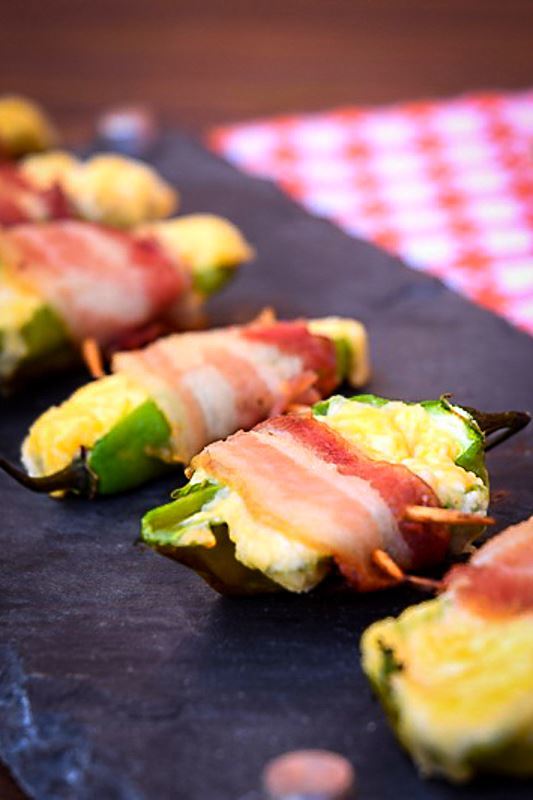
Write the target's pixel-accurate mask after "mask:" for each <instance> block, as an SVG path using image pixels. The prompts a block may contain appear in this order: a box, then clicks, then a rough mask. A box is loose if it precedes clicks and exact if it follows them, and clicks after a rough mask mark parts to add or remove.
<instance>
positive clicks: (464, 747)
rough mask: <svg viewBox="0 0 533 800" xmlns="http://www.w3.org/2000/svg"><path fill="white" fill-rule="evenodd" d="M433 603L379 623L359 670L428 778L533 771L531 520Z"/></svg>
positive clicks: (488, 549) (456, 575)
mask: <svg viewBox="0 0 533 800" xmlns="http://www.w3.org/2000/svg"><path fill="white" fill-rule="evenodd" d="M444 586H445V588H446V590H445V591H444V592H443V594H441V595H440V597H438V598H437V599H435V600H430V601H428V602H425V603H421V604H420V605H418V606H413V607H412V608H408V609H407V610H406V611H404V612H403V613H402V614H401V615H400V616H399V617H398V618H397V619H393V618H389V619H386V620H382V621H381V622H376V623H375V624H374V625H372V626H371V627H370V628H368V630H367V631H366V632H365V633H364V635H363V638H362V655H363V668H364V670H365V672H366V674H367V675H368V677H369V679H370V681H371V683H372V686H373V687H374V690H375V692H376V694H377V696H378V697H379V699H380V700H381V702H382V704H383V706H384V708H385V710H386V712H387V715H388V717H389V719H390V721H391V724H392V726H393V728H394V730H395V731H396V734H397V736H398V738H399V739H400V741H401V742H402V744H403V745H404V747H405V748H406V750H408V751H409V753H410V754H411V756H412V757H413V759H414V760H415V762H416V764H417V765H418V767H419V769H420V770H421V772H422V773H423V774H424V775H440V776H444V777H446V778H448V779H449V780H452V781H465V780H468V779H470V778H472V777H473V776H474V775H475V774H477V773H482V772H502V773H507V774H512V775H522V776H525V775H529V776H531V775H533V517H531V518H530V519H529V520H527V521H526V522H523V523H521V524H520V525H516V526H514V527H512V528H508V529H507V530H506V531H505V532H504V533H502V534H500V535H499V536H496V537H494V538H493V539H491V540H490V541H489V542H487V543H486V544H485V545H483V547H481V549H480V550H478V552H477V553H476V554H475V555H474V556H473V557H472V558H471V559H470V562H469V563H468V564H466V565H463V566H456V567H454V568H453V569H452V570H451V571H450V573H449V574H448V576H447V577H446V579H445V581H444Z"/></svg>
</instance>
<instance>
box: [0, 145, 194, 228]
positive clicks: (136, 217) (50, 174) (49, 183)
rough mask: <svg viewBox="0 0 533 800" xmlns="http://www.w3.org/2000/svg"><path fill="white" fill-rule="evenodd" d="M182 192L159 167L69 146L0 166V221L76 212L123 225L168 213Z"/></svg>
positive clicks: (57, 216) (43, 218) (77, 215)
mask: <svg viewBox="0 0 533 800" xmlns="http://www.w3.org/2000/svg"><path fill="white" fill-rule="evenodd" d="M178 200H179V196H178V193H177V191H176V190H175V189H173V188H172V186H170V184H168V183H167V182H166V181H165V180H164V179H163V178H162V177H161V176H160V175H158V173H157V172H156V170H155V169H153V168H152V167H150V166H148V165H147V164H144V163H142V162H141V161H136V160H134V159H132V158H126V157H125V156H121V155H117V154H115V153H98V154H97V155H94V156H93V157H92V158H89V159H87V160H86V161H82V160H80V159H78V158H75V157H74V156H73V155H71V154H70V153H68V152H66V151H64V150H52V151H50V152H48V153H41V154H37V155H30V156H27V157H26V158H24V159H22V160H21V161H20V162H18V163H17V164H16V165H13V164H7V165H3V166H0V225H15V224H18V223H21V222H45V221H50V220H53V219H62V218H68V217H73V218H77V219H84V220H88V221H91V222H99V223H102V224H105V225H112V226H115V227H120V228H131V227H133V226H135V225H138V224H140V223H141V222H145V221H150V220H157V219H163V218H165V217H168V216H169V215H170V214H172V213H173V212H175V211H176V209H177V206H178Z"/></svg>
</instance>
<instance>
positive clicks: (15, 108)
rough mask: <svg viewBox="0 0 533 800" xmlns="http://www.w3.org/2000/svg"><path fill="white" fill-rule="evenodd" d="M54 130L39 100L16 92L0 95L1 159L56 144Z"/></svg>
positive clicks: (40, 149) (56, 137)
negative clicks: (29, 98)
mask: <svg viewBox="0 0 533 800" xmlns="http://www.w3.org/2000/svg"><path fill="white" fill-rule="evenodd" d="M57 141H58V136H57V133H56V130H55V128H54V126H53V124H52V122H51V120H50V119H49V117H48V115H47V114H46V112H45V111H44V110H43V109H42V108H41V106H40V105H38V103H35V102H33V101H32V100H28V99H27V98H25V97H19V96H18V95H2V96H0V162H2V161H3V160H10V159H16V158H19V157H20V156H24V155H27V154H28V153H38V152H41V151H42V150H48V149H49V148H51V147H55V146H56V145H57Z"/></svg>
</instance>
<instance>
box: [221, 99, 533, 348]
mask: <svg viewBox="0 0 533 800" xmlns="http://www.w3.org/2000/svg"><path fill="white" fill-rule="evenodd" d="M208 141H209V143H210V145H211V146H212V147H213V148H214V149H215V150H217V151H218V152H219V153H221V154H223V155H225V156H226V157H227V158H228V159H229V160H230V161H232V162H234V163H235V164H236V165H238V166H239V167H242V168H243V169H245V170H247V171H249V172H252V173H254V174H256V175H261V176H263V177H268V178H272V179H274V180H275V181H277V182H278V183H279V184H280V185H281V186H282V187H283V188H284V189H285V190H286V191H287V192H288V193H289V194H291V195H292V196H293V197H294V198H296V199H297V200H299V201H301V202H302V203H303V204H304V205H305V206H306V207H307V208H308V209H309V210H310V211H311V212H313V213H316V214H320V215H323V216H327V217H330V218H331V219H333V220H334V221H335V222H337V223H338V224H339V225H341V226H342V227H343V228H344V229H345V230H346V231H348V232H349V233H352V234H354V235H356V236H360V237H363V238H366V239H370V240H372V241H374V242H376V243H377V244H379V245H381V246H382V247H385V248H387V249H388V250H389V251H391V252H393V253H395V254H397V255H399V256H401V257H402V258H403V259H404V260H405V261H406V262H407V263H408V264H410V265H411V266H412V267H414V268H415V269H421V270H425V271H427V272H431V273H432V274H433V275H436V276H437V277H439V278H441V279H442V280H443V281H444V282H445V283H447V284H448V286H450V287H452V288H453V289H455V290H457V291H459V292H461V293H463V294H465V295H466V296H467V297H469V298H471V299H472V300H474V301H476V302H478V303H480V304H481V305H483V306H486V307H487V308H490V309H492V310H493V311H496V312H497V313H499V314H502V315H503V316H505V317H507V319H509V320H510V321H511V322H513V323H514V324H516V325H518V326H519V327H521V328H523V329H524V330H527V331H529V332H530V333H533V174H532V173H533V170H532V154H533V90H531V91H525V92H517V93H512V94H477V95H468V96H465V97H461V98H458V99H453V100H449V101H441V102H417V103H404V104H401V105H394V106H388V107H383V108H370V109H367V108H356V107H349V108H341V109H338V110H334V111H328V112H324V113H319V114H309V115H304V116H283V117H277V118H274V119H267V120H263V121H255V122H251V123H243V124H238V125H230V126H224V127H219V128H216V129H214V130H212V131H211V132H210V133H209V136H208Z"/></svg>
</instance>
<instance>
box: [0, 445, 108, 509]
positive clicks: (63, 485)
mask: <svg viewBox="0 0 533 800" xmlns="http://www.w3.org/2000/svg"><path fill="white" fill-rule="evenodd" d="M0 468H1V469H3V470H4V472H6V473H7V474H8V475H10V476H11V477H12V478H14V479H15V480H16V481H17V482H18V483H20V484H21V486H24V487H25V488H26V489H31V491H32V492H44V493H47V494H49V493H51V492H67V491H68V492H74V493H75V494H79V495H82V496H83V497H88V498H89V499H91V498H93V497H94V496H95V495H96V493H97V491H98V478H97V476H96V475H95V474H94V472H93V471H92V470H91V468H90V467H89V464H88V463H87V451H86V449H85V448H83V447H82V448H81V450H80V454H79V456H77V457H76V458H75V459H74V460H73V461H72V462H71V463H70V464H69V465H68V467H65V468H64V469H61V470H59V471H58V472H53V473H52V474H51V475H43V476H42V477H39V478H36V477H34V476H32V475H28V474H27V473H26V472H24V470H22V469H19V467H17V466H15V464H12V463H11V462H10V461H8V460H7V459H5V458H2V457H1V456H0Z"/></svg>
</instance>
